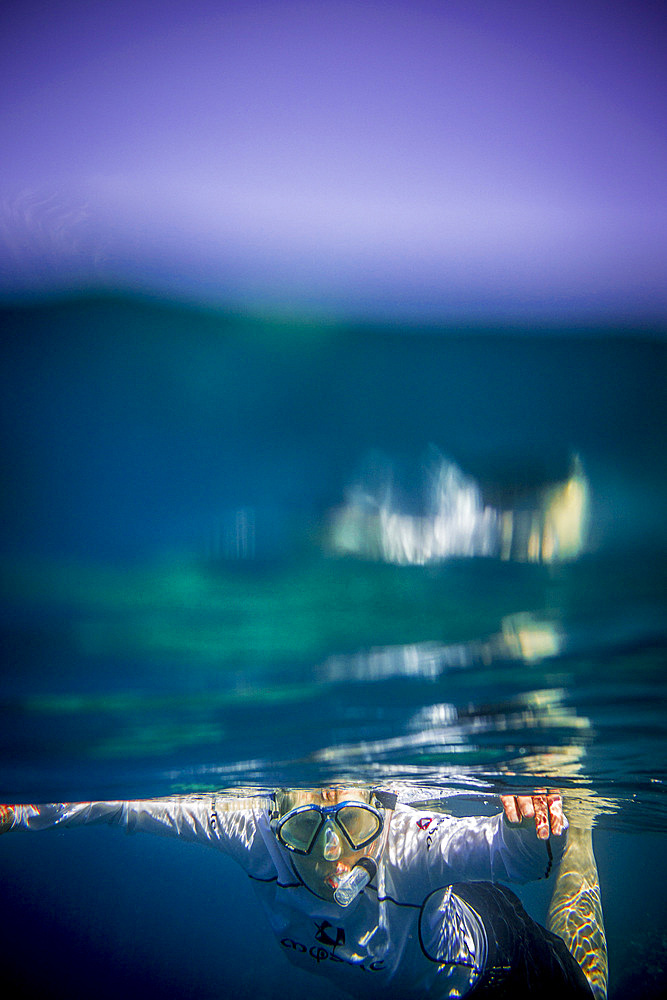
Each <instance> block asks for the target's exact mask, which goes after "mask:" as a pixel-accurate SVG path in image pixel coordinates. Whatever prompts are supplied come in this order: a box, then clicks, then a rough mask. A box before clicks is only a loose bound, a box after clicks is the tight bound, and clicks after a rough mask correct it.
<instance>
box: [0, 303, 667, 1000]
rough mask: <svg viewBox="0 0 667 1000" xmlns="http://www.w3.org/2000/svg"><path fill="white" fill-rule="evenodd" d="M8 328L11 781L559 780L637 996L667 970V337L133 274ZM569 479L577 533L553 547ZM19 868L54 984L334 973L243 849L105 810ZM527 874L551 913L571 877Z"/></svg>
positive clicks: (212, 990) (157, 789)
mask: <svg viewBox="0 0 667 1000" xmlns="http://www.w3.org/2000/svg"><path fill="white" fill-rule="evenodd" d="M0 321H1V323H2V330H3V337H2V346H1V365H0V379H1V380H2V386H1V392H0V406H1V423H0V427H1V433H2V449H1V456H2V487H3V488H2V494H1V500H0V503H1V504H2V518H1V523H0V551H1V552H2V556H3V575H2V584H3V603H2V618H1V619H0V624H1V626H2V639H3V672H2V687H1V689H0V718H1V719H2V726H1V727H0V801H7V802H15V801H28V802H39V801H70V800H79V799H109V798H114V799H116V798H134V797H148V796H154V795H163V794H169V793H172V792H187V791H190V790H202V789H219V788H238V787H245V786H252V787H256V788H262V789H263V788H270V787H274V786H276V785H292V784H294V785H310V784H318V783H322V782H327V781H334V780H336V779H339V778H343V777H345V778H349V777H352V778H354V779H356V780H369V781H372V782H374V783H381V782H389V781H391V782H394V783H398V784H400V786H401V787H402V788H404V789H406V790H409V791H410V793H411V794H419V795H420V796H421V797H423V798H425V799H426V798H433V797H438V796H440V795H443V794H444V793H445V791H447V792H448V794H451V793H453V792H456V793H458V795H457V802H458V803H459V805H460V803H461V802H464V803H466V804H469V805H470V808H471V809H473V810H474V809H476V808H483V809H488V808H489V804H490V803H493V802H494V800H495V797H496V796H497V794H498V792H500V791H505V790H507V789H508V788H517V789H518V788H524V789H526V788H530V787H534V786H536V785H540V786H541V785H544V784H547V785H550V786H552V787H558V788H561V789H562V790H563V791H564V793H565V794H566V795H569V796H570V800H571V801H572V802H573V803H574V804H575V805H577V806H579V807H581V805H582V803H583V804H584V806H585V808H586V809H587V810H588V811H589V814H590V815H592V816H593V817H594V822H595V846H596V854H597V857H598V865H599V869H600V878H601V885H602V890H603V903H604V907H605V920H606V927H607V936H608V942H609V949H610V966H611V978H610V996H612V997H621V996H626V995H628V996H630V995H632V996H647V997H655V996H658V995H660V991H661V990H662V988H663V986H664V983H665V970H666V969H667V927H666V925H665V921H664V906H663V905H662V900H663V899H664V890H665V889H666V888H667V885H666V884H665V883H666V879H665V876H664V873H663V868H662V858H663V856H664V851H665V846H666V840H665V834H666V832H667V798H666V795H665V789H666V782H667V766H666V765H667V757H666V753H665V720H666V713H665V640H666V632H667V630H666V627H665V621H666V616H665V608H666V604H667V600H666V587H665V582H666V581H665V554H666V552H667V525H666V523H665V518H664V511H665V506H666V504H665V501H666V500H667V459H666V457H665V442H664V427H665V416H666V412H665V410H666V389H667V341H666V340H665V339H664V337H662V336H661V335H660V331H656V330H632V329H627V328H624V329H614V330H607V329H605V330H602V329H594V330H555V329H541V330H536V331H531V330H509V329H483V330H482V329H467V330H455V329H446V330H439V329H435V328H433V329H429V330H418V329H413V330H405V329H399V328H391V329H388V328H379V327H373V326H352V325H349V326H346V327H345V326H341V325H340V324H336V323H333V322H330V323H325V322H320V323H318V322H314V321H310V322H304V321H288V320H285V319H282V320H280V321H279V320H277V319H275V318H273V319H266V320H261V321H260V320H257V319H250V318H247V317H238V316H226V315H221V314H218V313H214V312H210V313H207V312H204V311H201V310H196V309H187V308H184V307H183V308H181V307H177V306H175V305H173V304H171V305H170V304H164V303H158V302H150V301H145V300H144V301H140V300H134V299H132V298H125V299H123V298H107V299H95V298H89V299H81V300H74V301H64V302H61V303H58V304H53V303H52V304H48V305H44V304H42V305H32V306H26V307H20V308H19V307H12V308H10V307H6V308H5V309H4V311H3V312H2V314H1V316H0ZM573 470H577V474H578V475H579V477H580V478H579V479H577V480H576V481H577V482H583V483H584V484H585V489H586V498H587V505H586V509H587V514H586V517H585V518H584V520H583V521H582V525H583V527H582V531H581V538H580V539H578V540H577V544H576V545H574V547H573V549H572V551H569V552H567V553H566V552H564V551H563V552H561V554H560V555H558V554H556V555H552V554H551V553H550V550H549V547H548V546H546V547H544V546H541V545H538V550H539V551H537V552H536V551H535V547H534V546H533V549H532V555H531V552H530V551H529V550H530V543H528V542H527V543H526V545H524V544H523V541H522V538H523V536H521V537H519V536H520V535H521V532H523V533H524V534H525V533H526V532H525V531H524V529H525V527H526V525H527V524H528V525H530V524H532V523H533V522H532V521H531V520H530V519H531V517H532V516H533V515H532V514H531V513H530V512H531V511H534V510H535V509H536V504H538V503H543V502H544V497H545V496H546V495H549V496H551V494H550V493H549V492H548V491H549V490H553V489H554V488H557V485H555V484H562V483H564V482H567V481H568V477H572V476H573V474H574V473H573ZM447 477H449V478H447ZM445 481H446V482H447V483H449V487H448V492H447V493H446V497H445V500H444V501H442V499H441V500H440V501H437V498H436V493H437V490H436V486H437V484H442V483H443V482H445ZM452 484H454V485H452ZM452 497H454V498H455V499H456V500H457V502H459V503H460V506H459V507H458V508H456V511H455V513H454V514H453V513H452V510H451V509H450V507H448V506H447V504H450V506H451V501H452ZM464 501H465V502H466V503H468V506H467V507H465V517H464V516H463V513H462V511H463V507H464ZM438 503H439V506H438ZM503 511H504V512H505V514H506V515H507V512H508V511H511V512H512V518H513V521H512V524H513V531H514V534H513V539H514V540H513V542H512V545H513V548H512V549H511V550H510V549H509V548H508V547H507V544H506V538H505V543H503V541H502V537H503V536H502V531H501V527H500V525H501V524H502V512H503ZM485 512H486V513H485ZM489 512H490V513H489ZM443 519H444V520H445V521H446V523H447V527H448V534H447V538H448V539H450V540H451V538H452V531H453V528H452V526H453V525H457V526H458V527H456V531H458V535H456V537H457V538H458V542H457V545H458V547H455V550H454V551H451V550H450V549H451V546H450V549H447V544H449V543H447V544H443V543H442V541H441V540H440V541H438V539H440V535H439V534H438V530H437V529H438V525H439V524H440V525H441V524H442V523H443ZM360 525H361V526H360ZM471 525H472V526H473V527H474V530H473V528H472V527H471ZM519 529H521V530H519ZM517 539H518V540H517ZM503 544H505V551H503ZM0 872H1V873H2V875H1V879H2V882H1V884H2V887H3V906H2V908H1V910H2V915H1V917H0V920H2V922H3V933H2V936H1V938H0V939H1V940H2V941H3V949H6V951H5V955H6V956H8V957H7V958H5V962H6V963H7V962H8V963H9V964H8V965H7V968H8V970H9V972H8V975H9V974H10V973H11V975H14V976H15V977H16V978H18V979H19V980H20V979H21V976H22V974H23V973H24V971H25V970H26V969H30V974H31V977H32V979H31V982H33V985H34V984H35V983H36V984H37V985H39V984H42V985H43V986H45V984H46V980H47V978H48V980H49V987H48V988H49V993H50V995H51V996H63V997H64V996H69V997H71V996H79V995H87V993H88V992H89V989H90V977H91V976H94V977H95V991H96V993H97V994H98V995H99V996H103V997H105V996H111V995H114V996H115V995H118V992H119V991H120V990H122V991H124V992H125V994H126V995H130V996H153V995H157V994H158V992H161V993H162V994H163V995H164V993H165V991H166V993H167V995H173V996H202V997H209V996H210V997H213V996H218V995H222V994H224V993H225V992H226V991H227V990H233V991H235V992H236V993H237V994H238V995H240V996H245V995H248V996H250V995H252V996H253V997H258V996H259V997H277V996H279V995H280V996H283V995H284V989H283V985H282V984H283V983H284V979H285V976H286V975H288V974H289V976H290V977H291V979H290V982H291V983H292V984H293V985H292V986H291V987H290V995H293V996H300V995H301V994H302V993H303V995H306V994H308V995H311V994H312V988H313V985H312V983H311V982H310V980H309V979H308V978H307V977H306V976H305V975H303V976H299V975H298V974H297V973H296V972H294V971H293V970H292V969H291V968H290V969H289V972H287V970H286V968H284V967H283V965H281V961H282V960H281V956H280V955H279V954H278V949H276V952H275V954H273V953H270V954H266V955H264V954H263V955H262V956H261V959H258V956H257V955H254V954H253V951H252V947H251V945H250V944H249V940H251V939H252V934H253V929H254V928H255V927H256V925H257V924H258V923H261V921H263V920H264V919H265V918H264V917H263V916H262V915H261V914H260V913H259V911H258V909H257V907H256V905H255V903H254V899H253V898H251V896H250V895H249V893H248V891H247V887H246V884H245V878H244V877H243V876H241V875H240V874H239V873H237V872H236V871H235V870H234V868H233V866H232V865H230V864H229V863H228V862H227V861H226V860H225V859H224V858H218V857H217V856H216V857H215V858H214V859H213V860H212V859H211V857H210V855H209V853H208V852H205V851H201V850H198V849H197V848H191V847H184V846H183V845H179V844H172V843H165V842H162V841H160V842H159V843H157V844H156V843H154V842H153V841H151V840H150V838H145V839H142V838H140V837H137V838H129V839H128V838H125V837H123V836H121V835H119V834H118V832H117V831H111V830H106V829H104V830H99V829H95V830H77V831H69V832H67V833H66V834H62V833H53V834H51V833H45V834H43V835H40V836H38V837H12V838H3V840H2V842H0ZM522 895H523V897H524V898H525V900H526V903H527V905H528V906H529V908H532V909H531V912H533V914H534V915H535V916H536V917H537V918H538V919H541V920H543V919H544V912H545V909H546V905H547V899H546V897H545V890H544V888H543V887H537V888H530V889H527V890H526V892H525V893H523V891H522ZM5 901H6V902H5ZM45 926H47V927H48V934H46V935H45V934H44V931H43V928H44V927H45ZM36 939H38V940H39V947H40V949H41V951H40V953H41V954H42V955H43V957H44V971H43V972H39V971H36V970H35V969H34V968H33V966H34V961H33V958H32V956H33V955H34V947H35V940H36ZM40 977H41V978H40ZM45 988H46V987H45ZM315 988H316V989H317V990H318V991H319V992H320V994H321V995H323V996H324V997H325V998H326V997H328V996H333V995H334V993H335V991H334V990H333V988H330V987H329V986H328V984H327V983H326V982H324V981H322V982H320V981H319V980H317V981H316V985H315ZM18 995H22V994H20V993H19V994H18ZM23 995H30V994H29V990H28V987H27V986H26V989H25V992H24V994H23Z"/></svg>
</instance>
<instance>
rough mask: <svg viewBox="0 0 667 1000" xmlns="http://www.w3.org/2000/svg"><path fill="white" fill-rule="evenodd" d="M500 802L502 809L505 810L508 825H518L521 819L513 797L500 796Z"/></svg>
mask: <svg viewBox="0 0 667 1000" xmlns="http://www.w3.org/2000/svg"><path fill="white" fill-rule="evenodd" d="M500 801H501V802H502V804H503V809H504V810H505V815H506V816H507V818H508V820H509V821H510V823H520V822H521V817H520V816H519V809H518V807H517V803H516V798H515V796H514V795H501V796H500Z"/></svg>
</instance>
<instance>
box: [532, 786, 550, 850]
mask: <svg viewBox="0 0 667 1000" xmlns="http://www.w3.org/2000/svg"><path fill="white" fill-rule="evenodd" d="M533 805H534V806H535V829H536V830H537V836H538V837H539V838H540V840H548V838H549V807H548V805H547V797H546V795H535V796H533Z"/></svg>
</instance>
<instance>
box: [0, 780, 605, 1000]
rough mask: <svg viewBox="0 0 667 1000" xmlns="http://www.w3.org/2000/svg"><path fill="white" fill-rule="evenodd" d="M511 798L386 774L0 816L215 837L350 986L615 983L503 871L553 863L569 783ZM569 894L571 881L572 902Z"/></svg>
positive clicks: (512, 989) (31, 826) (25, 825)
mask: <svg viewBox="0 0 667 1000" xmlns="http://www.w3.org/2000/svg"><path fill="white" fill-rule="evenodd" d="M502 802H503V807H504V813H503V812H500V813H499V814H498V815H495V816H492V817H465V818H455V817H452V816H450V815H447V814H444V813H441V812H437V811H436V812H427V811H423V810H418V809H414V808H412V807H410V806H407V805H403V804H399V803H398V802H397V797H396V795H395V794H393V793H390V792H387V791H383V790H380V789H373V790H366V789H359V788H338V787H336V788H325V789H320V790H317V791H287V790H280V791H278V792H276V793H275V795H273V796H271V797H270V798H269V797H266V798H264V799H261V798H254V799H253V798H247V799H238V800H235V801H232V802H230V800H229V797H228V796H224V797H223V796H219V797H218V796H216V795H211V796H193V797H182V798H173V799H152V800H144V801H128V802H87V803H75V804H72V803H69V804H68V803H57V804H51V805H39V806H36V805H16V806H13V807H12V806H0V827H2V828H3V830H4V831H8V830H12V829H16V830H20V829H26V830H43V829H46V828H49V827H55V826H76V825H79V824H84V823H96V822H97V823H108V824H116V825H119V826H123V827H125V828H126V829H127V830H128V831H134V830H143V831H147V832H153V833H158V834H165V835H168V836H178V837H182V838H184V839H185V840H190V841H199V842H201V843H203V844H208V845H209V846H213V847H215V848H217V849H219V850H221V851H223V852H224V853H225V854H228V855H229V856H230V857H232V858H233V859H234V860H235V861H237V862H238V863H239V864H240V865H241V867H242V868H243V869H244V870H245V872H246V873H247V874H248V875H249V876H250V878H251V879H252V880H253V885H254V887H255V888H256V890H257V892H258V894H259V897H260V899H261V902H262V903H263V904H264V907H265V908H266V911H267V914H268V917H269V920H270V923H271V926H272V928H273V930H274V932H275V934H276V935H277V938H278V941H279V944H280V948H281V949H282V950H283V951H284V952H285V954H286V955H287V957H288V958H289V959H290V960H291V961H293V962H294V963H296V964H297V965H299V966H301V967H302V968H304V969H306V970H309V971H311V972H315V973H319V974H322V975H326V976H327V977H329V978H330V979H331V980H332V981H334V983H335V985H337V986H338V987H340V988H341V989H343V990H347V991H348V992H350V993H352V994H359V995H363V996H367V995H372V994H378V993H383V994H384V995H385V996H386V995H388V996H394V997H398V996H400V997H424V996H430V997H437V998H444V997H461V996H467V995H471V996H472V997H474V998H477V997H479V998H484V997H510V996H511V997H512V998H519V997H528V996H531V997H532V996H540V997H542V998H544V997H550V996H559V997H563V998H564V997H588V998H589V1000H590V997H591V996H593V995H595V996H597V997H603V996H604V995H605V990H606V982H605V977H604V976H601V975H600V974H596V971H595V969H599V964H600V963H599V962H598V963H597V965H596V966H595V969H594V970H593V973H592V974H591V970H590V968H587V967H586V961H585V960H582V958H581V957H580V956H579V955H578V956H577V957H578V958H579V959H580V961H581V965H582V966H583V967H584V969H585V971H586V974H587V975H588V977H589V979H590V980H591V985H589V982H588V980H587V978H586V975H584V972H583V971H582V968H581V967H580V965H579V964H578V963H577V961H575V959H574V958H573V957H572V954H571V953H570V951H568V948H567V947H566V946H565V944H564V942H563V940H562V938H561V937H559V936H557V935H556V934H553V933H551V932H550V931H547V930H545V929H544V928H543V927H541V926H540V925H539V924H537V923H536V922H535V921H533V920H532V919H531V918H530V917H529V916H528V914H527V913H526V912H525V910H524V909H523V906H522V905H521V903H520V902H519V900H518V898H517V897H516V895H515V894H514V893H513V892H511V891H510V890H509V889H507V888H506V887H505V886H503V885H499V884H497V883H498V882H505V881H511V882H526V881H532V880H536V879H540V878H548V877H550V876H553V875H554V873H555V872H556V871H557V869H558V865H559V863H560V862H561V860H562V859H563V855H564V853H565V851H566V847H567V844H568V826H569V824H568V821H567V819H566V818H565V816H564V813H563V809H562V802H561V798H560V796H559V795H557V794H549V795H546V794H536V795H534V796H521V797H516V798H515V797H513V796H503V797H502ZM536 834H537V835H536ZM570 860H571V859H570ZM572 867H573V865H572V864H570V865H568V875H571V871H570V869H572ZM566 888H568V887H566ZM556 890H557V891H556V893H554V897H556V896H557V895H558V885H557V886H556ZM566 901H567V893H564V892H561V894H560V897H559V905H558V907H557V908H556V909H557V910H558V912H559V913H560V914H561V917H562V913H563V912H565V911H566V910H567V906H566ZM575 917H576V913H575ZM600 917H601V913H600ZM566 922H567V921H566ZM561 923H562V920H561ZM575 930H576V929H575ZM575 937H576V933H575ZM602 942H604V937H603V936H602ZM258 944H260V942H258ZM589 951H590V949H587V956H588V964H589V966H590V955H589V954H588V952H589ZM575 953H576V952H575ZM604 957H605V959H606V954H605V956H604ZM594 964H595V963H594ZM604 971H605V975H606V963H605V968H604Z"/></svg>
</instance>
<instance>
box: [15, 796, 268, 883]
mask: <svg viewBox="0 0 667 1000" xmlns="http://www.w3.org/2000/svg"><path fill="white" fill-rule="evenodd" d="M244 805H245V803H244ZM93 823H97V824H100V823H106V824H108V825H110V826H120V827H121V828H124V829H125V830H126V831H127V832H129V833H133V832H135V831H143V832H146V833H156V834H159V835H161V836H167V837H180V838H182V839H183V840H188V841H193V842H198V843H204V844H208V845H209V846H211V847H215V848H217V849H218V850H221V851H223V852H224V853H225V854H228V855H230V856H231V857H233V858H234V860H236V861H237V862H238V863H239V864H240V865H241V866H242V867H243V868H244V869H245V870H246V871H249V872H250V871H253V872H254V870H255V869H261V870H262V871H263V870H264V868H265V867H266V866H267V860H268V858H267V852H266V849H265V847H264V845H263V843H262V840H261V837H260V838H258V837H257V836H256V834H257V814H256V812H255V810H254V809H252V808H251V807H250V806H248V808H239V809H233V810H229V809H225V808H224V803H223V802H219V801H218V800H217V799H216V797H215V796H204V795H202V796H183V797H179V796H174V797H173V798H161V799H140V800H134V801H117V802H55V803H48V804H44V805H14V806H6V805H5V806H2V805H0V833H5V832H8V831H9V830H46V829H49V828H52V827H60V826H63V827H73V826H81V825H84V824H93Z"/></svg>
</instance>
